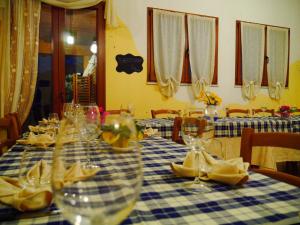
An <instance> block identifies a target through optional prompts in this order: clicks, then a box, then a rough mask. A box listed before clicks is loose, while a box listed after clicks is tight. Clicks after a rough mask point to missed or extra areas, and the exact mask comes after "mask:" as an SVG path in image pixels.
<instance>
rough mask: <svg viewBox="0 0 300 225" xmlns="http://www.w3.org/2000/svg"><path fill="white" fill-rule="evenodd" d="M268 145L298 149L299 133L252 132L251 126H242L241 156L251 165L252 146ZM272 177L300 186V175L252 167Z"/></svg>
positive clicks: (299, 143)
mask: <svg viewBox="0 0 300 225" xmlns="http://www.w3.org/2000/svg"><path fill="white" fill-rule="evenodd" d="M253 146H270V147H282V148H292V149H297V150H300V134H296V133H254V130H253V129H252V128H244V129H243V132H242V139H241V153H240V154H241V157H242V158H243V160H244V162H249V163H250V165H251V157H252V147H253ZM253 170H254V171H255V172H258V173H262V174H264V175H266V176H269V177H272V178H274V179H277V180H280V181H283V182H286V183H289V184H292V185H295V186H298V187H300V177H297V176H293V175H290V174H287V173H283V172H279V171H275V170H271V169H254V168H253Z"/></svg>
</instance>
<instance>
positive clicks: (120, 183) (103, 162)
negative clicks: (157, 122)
mask: <svg viewBox="0 0 300 225" xmlns="http://www.w3.org/2000/svg"><path fill="white" fill-rule="evenodd" d="M116 124H120V123H116ZM63 127H64V123H63V125H62V126H61V127H60V132H63ZM57 140H58V141H59V138H58V139H57ZM92 157H93V159H94V163H95V165H96V166H97V167H98V169H97V168H96V171H97V172H96V173H94V174H93V176H90V177H88V178H86V179H82V177H81V179H76V180H77V181H76V182H73V183H64V184H63V185H59V183H58V182H56V181H57V180H56V179H57V177H56V176H57V175H58V176H59V175H61V174H62V173H61V171H59V168H61V166H59V165H63V166H64V168H70V167H71V166H72V165H74V163H79V162H80V167H81V168H82V169H86V170H94V169H95V168H90V167H89V164H88V162H87V160H86V158H87V146H86V145H85V143H84V142H77V143H73V144H71V145H60V144H57V145H56V148H55V151H54V156H53V165H54V166H53V169H52V171H53V172H52V187H53V192H54V200H55V203H56V205H57V206H58V207H59V208H60V209H61V211H62V214H63V216H64V217H65V218H66V219H67V220H68V221H69V222H71V223H72V224H78V225H79V224H99V225H101V224H105V225H106V224H109V225H116V224H119V223H121V222H122V221H123V220H124V219H125V218H126V217H127V216H128V215H129V214H130V212H131V211H132V209H133V207H134V205H135V202H136V201H137V199H138V196H139V193H140V189H141V184H142V162H141V152H140V149H139V147H138V145H135V146H134V148H132V149H131V150H130V151H126V152H119V151H114V150H113V149H111V148H110V146H109V145H107V144H106V143H104V142H101V143H98V146H97V149H95V150H93V151H92ZM84 174H88V173H84Z"/></svg>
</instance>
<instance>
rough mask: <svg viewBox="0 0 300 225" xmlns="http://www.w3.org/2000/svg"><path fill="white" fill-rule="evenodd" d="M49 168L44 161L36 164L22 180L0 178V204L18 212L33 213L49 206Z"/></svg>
mask: <svg viewBox="0 0 300 225" xmlns="http://www.w3.org/2000/svg"><path fill="white" fill-rule="evenodd" d="M50 170H51V168H50V166H49V165H48V164H47V163H46V162H45V161H43V160H42V161H39V162H38V163H36V164H35V165H34V166H33V167H32V168H31V169H30V170H29V171H28V173H27V175H26V177H25V178H24V180H23V179H22V180H18V179H15V178H10V177H0V202H2V203H4V204H7V205H11V206H13V207H14V208H16V209H18V210H19V211H22V212H25V211H33V210H37V209H42V208H45V207H47V206H49V205H50V203H51V201H52V192H51V186H50V183H49V178H50Z"/></svg>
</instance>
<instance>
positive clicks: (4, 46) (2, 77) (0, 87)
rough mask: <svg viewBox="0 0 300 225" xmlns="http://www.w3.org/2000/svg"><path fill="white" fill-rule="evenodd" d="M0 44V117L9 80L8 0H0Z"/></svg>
mask: <svg viewBox="0 0 300 225" xmlns="http://www.w3.org/2000/svg"><path fill="white" fill-rule="evenodd" d="M0 46H1V48H0V117H3V116H4V113H5V99H7V97H8V95H7V93H8V92H9V90H8V88H9V82H10V76H9V74H10V68H9V65H10V1H0Z"/></svg>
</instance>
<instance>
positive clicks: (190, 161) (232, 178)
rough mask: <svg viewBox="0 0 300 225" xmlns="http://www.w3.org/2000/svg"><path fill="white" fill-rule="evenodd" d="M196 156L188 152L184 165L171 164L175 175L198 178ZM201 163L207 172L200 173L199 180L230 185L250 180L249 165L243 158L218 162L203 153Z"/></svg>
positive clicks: (200, 158) (201, 153) (200, 155)
mask: <svg viewBox="0 0 300 225" xmlns="http://www.w3.org/2000/svg"><path fill="white" fill-rule="evenodd" d="M195 154H196V153H195V152H194V151H190V152H188V153H187V155H186V157H185V159H184V162H183V165H178V164H176V163H174V162H173V163H171V169H172V171H173V172H174V174H175V175H177V176H182V177H195V176H197V165H196V157H195ZM199 163H200V165H202V166H204V168H205V169H206V171H207V172H203V171H200V173H199V174H200V175H199V178H200V179H202V180H214V181H218V182H221V183H225V184H230V185H241V184H243V183H245V182H246V181H247V180H248V178H249V176H248V172H247V170H248V167H249V163H244V162H243V160H242V158H235V159H230V160H216V159H214V158H213V157H212V156H211V155H209V154H208V153H206V152H204V151H202V152H200V153H199ZM200 168H201V167H200Z"/></svg>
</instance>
